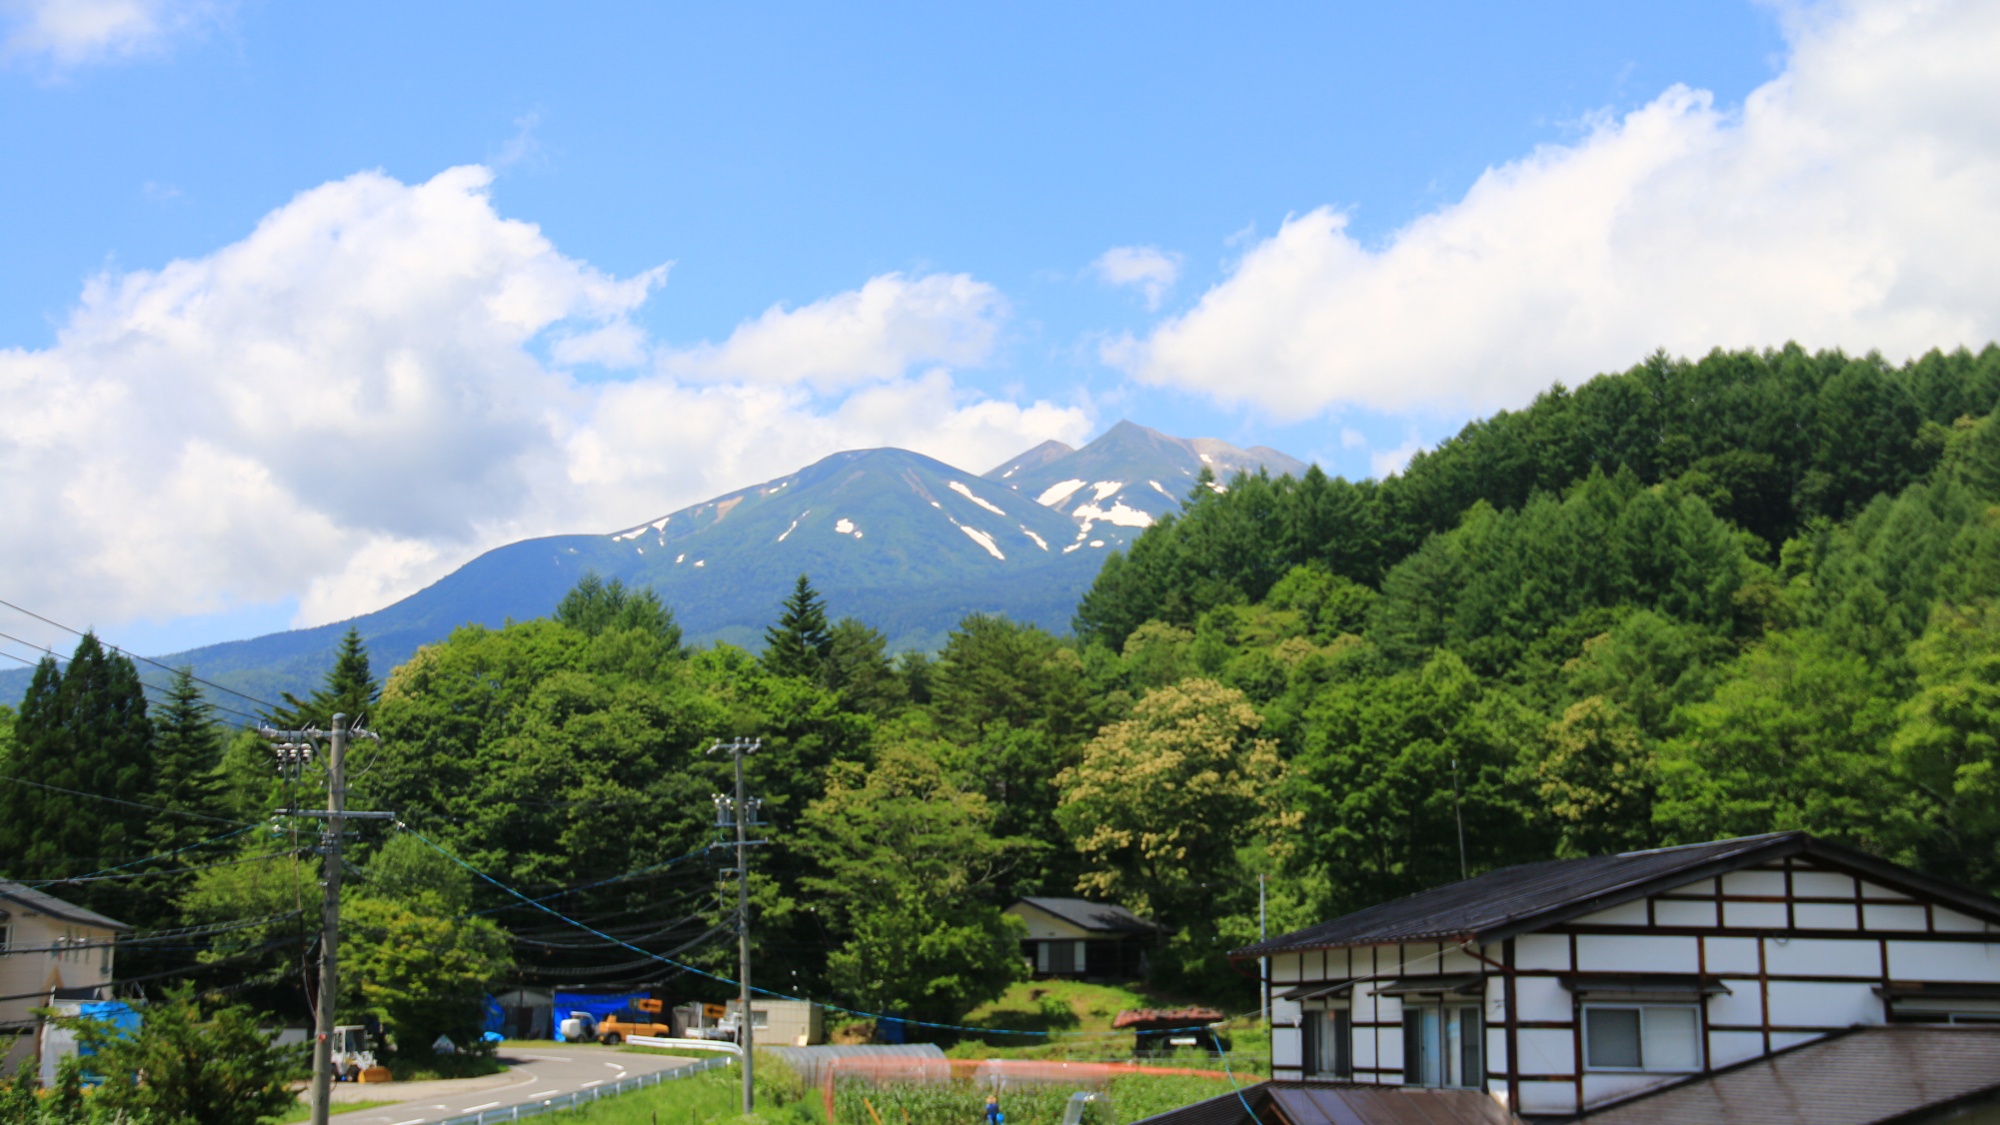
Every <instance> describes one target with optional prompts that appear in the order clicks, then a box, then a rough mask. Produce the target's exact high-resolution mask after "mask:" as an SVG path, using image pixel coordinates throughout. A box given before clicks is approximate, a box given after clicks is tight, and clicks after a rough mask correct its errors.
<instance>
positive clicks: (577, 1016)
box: [556, 1012, 597, 1043]
mask: <svg viewBox="0 0 2000 1125" xmlns="http://www.w3.org/2000/svg"><path fill="white" fill-rule="evenodd" d="M556 1030H557V1031H559V1032H561V1033H562V1041H563V1042H565V1043H588V1042H590V1041H591V1040H593V1039H595V1038H597V1018H596V1017H595V1016H592V1015H591V1014H590V1013H589V1012H571V1013H570V1014H569V1018H568V1019H566V1020H564V1021H562V1024H561V1026H560V1027H558V1028H557V1029H556Z"/></svg>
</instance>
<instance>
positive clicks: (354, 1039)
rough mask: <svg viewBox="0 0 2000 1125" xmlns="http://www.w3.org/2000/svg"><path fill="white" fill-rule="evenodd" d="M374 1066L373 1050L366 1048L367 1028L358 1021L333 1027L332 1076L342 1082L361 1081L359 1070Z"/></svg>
mask: <svg viewBox="0 0 2000 1125" xmlns="http://www.w3.org/2000/svg"><path fill="white" fill-rule="evenodd" d="M374 1067H375V1052H373V1051H371V1050H369V1049H368V1029H367V1028H365V1027H363V1026H361V1025H360V1024H358V1023H344V1024H340V1025H338V1026H336V1027H335V1028H334V1029H333V1076H334V1077H335V1078H336V1079H338V1080H340V1081H342V1082H359V1081H361V1072H362V1071H364V1070H372V1069H374Z"/></svg>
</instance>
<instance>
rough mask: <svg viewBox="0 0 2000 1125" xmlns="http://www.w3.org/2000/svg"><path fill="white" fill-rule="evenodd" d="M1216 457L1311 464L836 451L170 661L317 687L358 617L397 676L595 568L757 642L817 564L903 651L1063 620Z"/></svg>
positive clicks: (824, 583) (1228, 453) (10, 693)
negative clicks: (614, 525)
mask: <svg viewBox="0 0 2000 1125" xmlns="http://www.w3.org/2000/svg"><path fill="white" fill-rule="evenodd" d="M1203 465H1209V466H1211V467H1213V468H1214V469H1216V471H1217V473H1218V476H1223V477H1226V476H1227V475H1228V474H1229V473H1233V472H1235V471H1236V470H1238V469H1243V468H1253V469H1254V467H1255V466H1257V465H1264V466H1267V467H1269V468H1270V469H1271V470H1272V471H1273V472H1282V471H1294V472H1296V471H1302V470H1303V468H1304V466H1303V465H1302V464H1301V463H1300V462H1298V461H1295V460H1293V459H1291V458H1289V457H1286V456H1285V455H1284V454H1282V453H1277V452H1276V451H1275V450H1265V449H1262V448H1261V447H1259V448H1258V449H1253V450H1248V451H1245V450H1239V449H1237V448H1235V447H1234V446H1230V445H1227V444H1225V443H1222V442H1217V441H1212V440H1209V439H1196V440H1193V441H1189V440H1184V439H1181V438H1174V437H1169V436H1167V435H1165V434H1161V433H1158V432H1157V431H1154V430H1149V429H1146V428H1145V427H1142V426H1135V425H1132V424H1131V423H1129V422H1121V423H1119V424H1118V425H1117V426H1114V427H1113V428H1112V429H1111V430H1110V431H1109V432H1107V433H1105V434H1104V435H1103V436H1102V437H1099V438H1098V439H1097V440H1096V441H1093V442H1091V443H1090V444H1088V445H1086V446H1084V447H1083V448H1081V449H1071V448H1070V447H1069V446H1067V445H1064V444H1062V443H1061V442H1044V443H1043V444H1041V445H1039V446H1036V447H1035V448H1034V449H1031V450H1028V451H1027V452H1026V453H1023V454H1022V455H1020V456H1019V457H1016V458H1014V459H1012V460H1010V461H1008V462H1007V463H1006V464H1004V465H1001V466H999V467H998V468H996V469H994V470H992V471H991V472H989V473H987V474H985V475H984V476H976V475H974V474H971V473H968V472H964V471H962V470H959V469H956V468H953V467H952V466H950V465H947V464H945V463H944V462H942V461H937V460H933V459H931V458H929V457H925V456H922V455H921V454H916V453H911V452H908V451H906V450H901V449H865V450H854V451H850V452H846V453H836V454H834V455H833V456H831V457H828V458H825V459H824V460H821V461H819V462H816V463H815V464H813V465H810V466H808V467H806V468H804V469H801V470H799V471H798V472H796V473H792V474H790V475H788V476H783V477H779V478H777V479H775V480H770V481H766V482H764V483H763V484H759V485H754V486H752V487H750V488H745V489H740V490H738V491H735V492H731V493H728V494H726V495H723V496H718V497H716V498H714V499H712V500H708V501H704V502H703V503H700V504H696V505H694V506H692V507H688V508H682V509H680V510H679V511H675V512H669V513H667V514H666V515H663V516H661V517H659V518H658V519H653V520H648V521H646V522H644V523H640V524H635V525H633V526H631V527H627V528H623V529H621V530H618V531H615V532H612V533H610V534H598V535H557V536H550V537H547V538H542V539H529V540H524V541H522V542H519V543H511V544H508V545H507V546H504V547H498V548H495V549H493V550H491V551H488V552H486V553H485V554H483V555H480V556H479V557H478V558H476V559H474V560H472V561H471V562H469V563H467V564H466V565H465V566H463V567H461V568H459V569H458V570H456V571H454V572H452V573H451V574H449V575H446V576H445V577H444V578H442V579H440V580H438V581H437V582H436V583H433V584H432V585H430V586H428V587H426V588H424V589H422V590H419V591H418V592H416V593H414V594H412V595H410V596H409V597H407V598H404V599H402V600H401V601H399V602H396V603H395V604H393V605H390V606H388V607H386V608H383V609H380V610H377V611H375V612H374V613H368V614H363V615H362V616H360V617H356V618H353V619H352V620H349V621H341V622H336V623H334V624H330V625H322V626H319V627H317V628H312V629H298V630H293V631H291V632H286V633H273V634H271V635H268V636H263V637H255V638H251V639H249V640H242V641H231V642H228V643H225V644H218V645H210V646H207V647H205V648H199V649H194V650H192V651H189V652H181V653H175V654H173V655H170V656H165V657H160V658H159V659H160V660H161V662H162V663H165V664H168V665H172V666H179V665H182V664H192V665H193V666H194V667H195V670H196V673H197V674H198V675H200V676H202V677H203V678H205V679H210V680H214V681H216V682H218V683H222V684H225V685H227V686H229V687H232V688H236V689H238V690H240V691H244V692H247V693H249V694H252V695H256V696H260V697H262V698H265V699H275V698H277V694H278V693H279V692H280V691H292V692H297V693H300V694H304V693H305V692H307V691H309V690H310V689H311V688H312V687H313V686H314V685H316V684H317V683H318V681H319V678H320V677H321V676H322V675H323V674H324V672H325V669H326V668H328V667H329V666H330V665H331V663H332V659H333V653H334V650H335V647H336V645H337V644H338V642H339V639H340V636H341V634H343V633H345V632H346V631H347V629H348V628H349V627H350V626H353V627H355V628H358V629H359V630H360V631H361V635H362V638H363V639H364V640H365V641H366V643H367V645H368V651H369V654H370V657H371V658H372V661H373V663H374V665H375V667H376V669H377V671H378V673H386V672H387V671H388V670H389V669H390V668H392V667H394V666H395V665H397V664H400V663H402V662H403V661H405V660H407V659H409V657H410V655H411V654H412V653H414V652H415V651H416V650H417V648H418V646H420V645H424V644H429V643H431V642H433V641H437V640H440V639H442V638H443V637H445V636H446V635H447V634H449V633H450V632H451V631H452V630H453V629H455V628H457V627H458V626H460V625H463V624H467V623H477V624H482V625H486V626H489V627H498V626H500V625H502V624H505V623H506V621H508V620H509V619H515V620H522V619H527V618H532V617H540V616H542V615H544V614H547V613H549V612H550V611H552V610H553V609H554V608H555V605H556V602H557V601H559V600H560V599H561V598H562V596H563V594H565V593H566V592H568V591H569V589H570V588H571V587H573V586H574V585H575V584H576V582H577V580H578V579H579V578H581V577H582V576H583V575H584V574H585V573H587V572H591V571H595V572H596V573H597V574H599V575H601V576H603V577H605V578H618V579H621V580H623V581H624V582H625V583H626V584H627V585H645V586H650V587H652V588H653V589H654V590H656V591H658V592H659V594H660V597H661V598H662V599H663V600H664V601H665V602H666V603H667V604H668V605H669V606H671V607H673V610H674V614H675V616H676V617H677V618H678V619H679V620H680V623H681V626H682V628H683V629H684V630H685V631H686V635H687V637H688V639H689V640H690V641H694V642H701V641H711V640H723V641H728V642H730V643H732V644H738V645H743V646H746V647H751V648H755V647H758V646H760V645H761V644H762V642H763V631H764V628H765V627H766V626H767V625H768V624H770V623H771V622H772V621H773V620H775V619H776V617H777V614H778V607H779V603H780V602H781V601H783V599H784V597H785V596H786V595H787V594H788V593H790V592H791V588H792V583H793V582H794V581H795V580H796V579H797V578H798V576H799V575H800V574H807V575H810V576H811V578H812V580H813V585H814V586H815V587H817V588H818V589H819V591H820V592H821V594H823V595H824V596H825V597H826V600H827V605H828V608H829V611H830V612H831V613H832V614H834V615H835V616H854V617H858V618H860V619H861V620H863V621H865V622H867V623H868V624H869V625H871V626H873V627H874V628H876V629H879V630H881V631H882V632H883V633H884V634H885V635H886V636H887V637H888V638H889V642H890V645H891V647H893V648H897V649H905V648H917V649H933V648H936V647H937V646H938V645H940V644H942V643H943V640H944V637H945V635H946V633H948V632H949V631H950V630H951V628H952V627H953V626H955V625H956V624H957V623H958V622H959V620H960V619H961V618H963V617H964V616H965V615H967V614H969V613H975V612H984V613H997V614H1005V615H1006V616H1008V617H1011V618H1014V619H1015V620H1018V621H1028V622H1033V623H1035V624H1038V625H1041V626H1043V627H1045V628H1048V629H1050V630H1052V631H1055V632H1066V631H1067V630H1068V629H1069V621H1070V615H1071V613H1072V612H1074V610H1075V608H1076V602H1077V599H1078V598H1079V597H1081V596H1082V594H1083V592H1084V591H1085V590H1086V589H1088V588H1089V586H1090V583H1091V581H1092V580H1093V579H1094V578H1095V577H1096V575H1097V570H1098V567H1099V565H1100V563H1101V562H1102V560H1103V558H1104V556H1105V554H1106V553H1108V552H1110V551H1113V550H1117V549H1120V548H1122V547H1124V546H1125V545H1126V544H1127V543H1129V542H1130V541H1131V539H1132V538H1133V537H1134V536H1135V535H1137V534H1138V532H1139V531H1140V530H1141V529H1142V528H1144V527H1145V526H1146V525H1147V524H1149V523H1150V522H1151V521H1152V519H1153V518H1155V517H1156V516H1157V515H1159V514H1161V513H1163V512H1166V511H1169V510H1171V509H1172V508H1173V507H1174V506H1175V505H1176V504H1177V502H1178V501H1177V498H1176V497H1177V496H1178V495H1179V494H1182V493H1185V492H1186V490H1187V488H1188V487H1189V485H1190V484H1191V482H1192V481H1193V479H1194V478H1195V476H1196V475H1197V474H1198V473H1199V472H1200V470H1201V467H1202V466H1203ZM1086 486H1087V487H1086ZM1170 489H1171V491H1170ZM1058 494H1059V495H1058ZM149 678H153V677H151V675H150V672H149ZM27 679H28V672H27V670H26V669H22V670H20V671H19V672H14V673H7V674H4V675H0V698H7V699H11V698H18V697H19V695H20V694H21V692H22V691H24V690H25V689H26V686H27ZM17 681H18V682H17ZM232 706H236V704H232Z"/></svg>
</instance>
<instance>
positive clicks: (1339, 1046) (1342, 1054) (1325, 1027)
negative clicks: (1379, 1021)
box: [1301, 1008, 1354, 1078]
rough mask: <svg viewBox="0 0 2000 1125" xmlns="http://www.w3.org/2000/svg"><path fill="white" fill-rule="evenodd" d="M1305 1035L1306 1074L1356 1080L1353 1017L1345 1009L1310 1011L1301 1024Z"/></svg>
mask: <svg viewBox="0 0 2000 1125" xmlns="http://www.w3.org/2000/svg"><path fill="white" fill-rule="evenodd" d="M1301 1027H1302V1028H1303V1031H1304V1035H1305V1058H1304V1063H1305V1072H1306V1074H1308V1075H1318V1076H1320V1077H1333V1078H1352V1077H1354V1056H1353V1054H1352V1051H1353V1046H1354V1015H1353V1013H1352V1012H1349V1011H1348V1010H1347V1009H1346V1008H1333V1009H1329V1010H1327V1011H1324V1012H1307V1013H1306V1014H1305V1020H1304V1022H1303V1024H1302V1025H1301Z"/></svg>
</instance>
